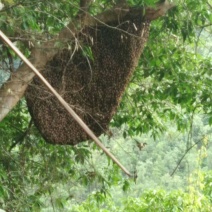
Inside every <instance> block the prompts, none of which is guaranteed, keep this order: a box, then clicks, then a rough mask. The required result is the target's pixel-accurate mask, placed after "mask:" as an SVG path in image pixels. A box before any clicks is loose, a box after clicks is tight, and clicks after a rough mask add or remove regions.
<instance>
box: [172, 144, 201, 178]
mask: <svg viewBox="0 0 212 212" xmlns="http://www.w3.org/2000/svg"><path fill="white" fill-rule="evenodd" d="M199 142H201V140H199V141H197V142H196V143H194V144H193V145H192V146H190V147H189V148H187V149H186V151H185V152H184V154H183V155H182V157H181V158H180V160H179V161H178V163H177V166H176V167H175V169H174V170H173V171H172V173H171V174H170V176H171V177H172V176H173V175H174V173H175V172H176V170H177V169H178V167H179V166H180V164H181V162H182V160H183V159H184V157H185V156H186V154H187V153H188V152H189V151H190V150H191V149H192V148H193V147H194V146H196V145H197V144H198V143H199Z"/></svg>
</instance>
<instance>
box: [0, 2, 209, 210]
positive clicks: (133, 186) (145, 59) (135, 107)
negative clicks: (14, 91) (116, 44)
mask: <svg viewBox="0 0 212 212" xmlns="http://www.w3.org/2000/svg"><path fill="white" fill-rule="evenodd" d="M117 4H119V2H118V1H112V0H111V1H109V0H108V1H106V0H96V1H92V3H91V6H90V8H89V11H88V12H89V14H91V15H96V14H99V13H101V12H103V11H105V10H108V9H109V8H112V7H114V5H117ZM127 4H128V5H130V6H132V7H138V6H143V5H148V6H153V5H155V1H152V0H145V1H138V0H128V1H127ZM175 4H176V5H177V7H175V8H173V9H172V10H171V11H170V12H168V14H167V15H166V16H164V17H161V18H160V19H158V20H155V21H153V22H152V23H151V28H150V35H149V39H148V42H147V43H146V47H145V49H144V52H143V54H142V56H141V58H140V60H139V64H138V67H137V68H136V70H135V72H134V74H133V76H132V78H131V81H130V84H129V85H128V87H127V89H126V91H125V93H124V96H123V98H122V101H121V104H120V106H119V109H118V111H117V113H116V114H115V116H114V118H113V120H112V121H111V123H110V136H108V135H102V136H101V137H100V138H101V141H102V142H103V144H104V145H105V146H106V147H107V148H108V149H109V150H110V151H111V152H112V153H113V154H114V155H115V156H116V157H117V158H118V159H119V160H120V161H121V162H122V163H123V165H124V166H125V167H127V169H129V170H130V172H132V173H136V175H137V178H128V177H127V176H126V175H125V174H124V173H122V172H121V170H120V169H119V168H118V167H117V165H114V164H113V162H112V161H111V160H110V159H109V158H108V157H107V156H105V154H103V152H102V151H101V150H99V149H98V148H97V147H96V145H95V144H93V143H92V142H91V141H86V142H83V143H81V144H78V145H76V146H58V145H51V144H48V143H46V142H45V140H44V139H43V138H42V137H41V135H40V134H39V132H38V131H37V129H36V127H35V126H34V125H33V123H32V122H31V117H30V115H29V113H28V109H27V107H26V102H25V99H24V98H22V99H21V100H20V101H19V102H18V104H17V105H16V106H15V107H14V108H13V110H11V111H10V113H9V114H8V115H7V116H6V117H5V118H4V119H3V120H2V121H1V122H0V145H1V150H0V161H1V163H0V208H2V209H4V210H6V211H153V210H156V211H211V210H212V162H211V161H212V142H211V141H212V129H211V124H212V92H211V85H212V76H211V74H212V65H211V62H212V60H211V56H212V41H211V33H212V27H211V25H212V15H211V11H212V2H211V0H207V1H206V0H201V1H193V0H178V1H176V2H175ZM79 10H80V2H79V1H77V0H74V1H69V0H63V1H58V0H51V1H49V0H46V1H33V0H4V1H3V0H2V1H0V29H1V30H2V31H3V32H4V33H5V34H6V35H7V36H8V37H9V38H10V39H11V40H12V41H13V42H14V43H15V44H16V46H17V47H18V48H19V49H20V50H21V51H22V52H23V53H24V54H25V55H26V56H29V55H30V53H31V50H32V47H33V46H39V45H41V46H42V43H43V42H46V41H47V40H49V39H50V38H52V36H55V35H57V34H58V33H59V32H60V31H61V30H62V29H63V28H64V26H65V25H67V24H68V23H69V22H70V21H72V20H75V18H76V16H77V14H78V11H79ZM59 47H60V46H59ZM59 47H58V48H59ZM0 53H1V59H0V87H1V89H3V88H4V86H5V85H6V82H7V81H12V80H13V78H12V75H13V73H14V72H15V71H16V69H18V67H19V66H20V65H21V62H20V60H19V59H18V57H17V56H16V55H15V54H14V52H13V51H12V50H11V49H10V48H9V47H7V46H6V45H4V44H3V42H2V41H1V42H0ZM0 94H1V93H0ZM0 97H2V96H0ZM0 107H2V104H0ZM137 142H139V143H147V145H146V146H145V147H144V148H142V149H139V148H138V146H137V145H138V143H137Z"/></svg>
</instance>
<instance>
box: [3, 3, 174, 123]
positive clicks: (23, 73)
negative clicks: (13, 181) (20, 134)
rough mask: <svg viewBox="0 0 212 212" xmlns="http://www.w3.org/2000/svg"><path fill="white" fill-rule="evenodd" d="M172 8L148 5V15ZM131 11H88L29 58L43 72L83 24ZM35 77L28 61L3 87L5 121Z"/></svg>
mask: <svg viewBox="0 0 212 212" xmlns="http://www.w3.org/2000/svg"><path fill="white" fill-rule="evenodd" d="M87 2H90V1H87ZM172 7H173V5H172V4H168V3H167V2H166V1H165V2H163V3H159V4H157V5H156V7H155V8H146V13H145V18H146V19H148V20H149V21H151V20H155V19H157V18H159V17H160V16H163V15H164V14H165V13H166V12H167V10H168V9H170V8H172ZM129 10H130V9H129V8H124V9H121V8H115V9H112V10H109V11H106V12H104V13H101V14H100V15H98V16H96V17H92V16H90V15H89V14H88V13H85V15H84V16H82V17H80V18H79V20H76V21H75V22H74V23H73V22H71V23H69V24H68V26H67V27H65V28H64V29H63V30H61V32H60V33H59V35H58V36H57V37H55V38H54V39H53V40H51V41H48V42H46V43H44V44H42V47H40V48H39V47H35V48H34V49H33V50H32V51H31V55H30V59H29V60H30V62H31V63H32V64H33V65H34V66H35V67H36V68H37V69H38V70H40V71H41V70H42V69H43V68H44V67H45V65H46V63H47V62H48V61H49V60H51V59H52V58H53V57H54V55H55V54H56V53H57V52H58V49H57V48H55V43H56V41H58V40H62V41H66V40H74V39H75V35H76V34H77V33H78V31H80V30H81V28H80V27H79V26H83V27H84V26H94V25H96V24H105V23H108V22H112V21H115V20H118V19H120V18H122V17H124V16H125V15H126V14H127V12H128V11H129ZM142 11H143V9H141V8H140V12H142ZM138 12H139V9H138ZM76 26H78V28H76ZM34 76H35V74H34V73H33V72H31V71H30V69H29V68H28V67H27V66H26V65H25V64H23V65H22V66H21V67H20V68H19V69H18V70H17V71H16V72H14V73H12V74H11V78H10V80H9V81H7V82H6V83H5V84H4V86H3V87H2V88H1V90H0V121H1V120H3V118H4V117H5V116H6V115H7V114H8V113H9V112H10V110H12V108H13V107H14V106H15V105H16V104H17V102H18V101H19V100H20V99H21V98H22V97H23V95H24V92H25V90H26V88H27V86H28V84H29V83H30V81H31V80H32V79H33V77H34Z"/></svg>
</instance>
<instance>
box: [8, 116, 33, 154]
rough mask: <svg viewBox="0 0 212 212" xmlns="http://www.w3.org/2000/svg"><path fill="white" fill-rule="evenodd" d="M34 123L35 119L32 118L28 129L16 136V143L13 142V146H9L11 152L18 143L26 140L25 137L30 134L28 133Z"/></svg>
mask: <svg viewBox="0 0 212 212" xmlns="http://www.w3.org/2000/svg"><path fill="white" fill-rule="evenodd" d="M32 123H33V121H32V119H31V120H30V122H29V124H28V127H27V129H26V130H25V131H24V132H23V133H22V134H21V135H19V136H18V137H17V138H16V141H15V143H13V144H12V145H11V147H10V148H9V152H10V151H11V150H12V149H13V148H14V147H15V146H16V145H17V144H20V143H22V142H23V140H24V139H25V137H26V136H27V135H28V133H29V131H30V129H31V127H32Z"/></svg>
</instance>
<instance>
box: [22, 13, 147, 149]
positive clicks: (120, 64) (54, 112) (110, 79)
mask: <svg viewBox="0 0 212 212" xmlns="http://www.w3.org/2000/svg"><path fill="white" fill-rule="evenodd" d="M142 11H143V10H142V9H141V11H140V13H138V12H136V13H134V12H133V9H131V10H130V11H129V13H128V14H127V15H126V16H124V18H123V19H122V20H117V21H116V22H112V23H107V25H97V26H96V27H86V28H84V29H82V30H81V32H80V33H79V34H78V35H77V36H78V41H77V43H78V46H77V47H76V45H75V44H76V43H75V44H73V46H72V48H71V49H68V48H67V49H63V50H61V51H60V52H59V53H58V54H57V55H56V56H55V57H54V58H53V59H52V60H51V61H50V62H49V63H48V64H47V65H46V67H45V70H43V71H42V74H43V75H44V77H45V78H46V79H47V80H48V81H49V82H50V84H51V85H52V86H53V87H54V88H55V89H56V90H57V91H58V92H59V93H60V95H61V96H62V97H63V98H64V99H65V100H66V101H67V102H68V103H69V104H70V106H71V107H72V108H73V109H74V110H75V112H76V113H77V114H78V115H79V116H80V117H81V118H82V120H83V121H84V122H85V123H86V124H87V125H88V127H89V128H90V129H91V130H92V131H93V132H94V133H95V134H96V135H97V136H99V135H101V134H102V133H104V132H106V131H107V128H108V124H109V122H110V121H111V119H112V117H113V115H114V113H115V112H116V109H117V107H118V105H119V103H120V100H121V97H122V94H123V92H124V90H125V87H126V86H127V84H128V82H129V79H130V77H131V75H132V73H133V71H134V69H135V67H136V66H137V64H138V60H139V57H140V55H141V53H142V51H143V48H144V45H145V43H146V41H147V38H148V34H149V21H147V20H145V19H144V17H143V15H142ZM26 100H27V105H28V108H29V112H30V114H31V116H32V118H33V121H34V123H35V125H36V127H37V128H38V130H39V131H40V133H41V135H42V136H43V137H44V138H45V140H46V141H47V142H50V143H53V144H62V145H63V144H70V145H75V144H78V143H79V142H83V141H85V140H87V139H89V137H88V135H87V134H86V133H85V132H84V131H83V130H82V129H81V127H80V126H79V125H78V124H77V123H76V122H75V121H74V120H73V118H72V117H71V116H70V115H68V113H67V112H66V110H65V109H64V108H63V107H62V106H61V105H60V103H59V102H58V101H57V100H56V98H55V97H54V96H53V95H52V94H51V93H50V92H49V91H48V89H47V88H45V86H44V85H43V84H42V83H41V81H40V80H39V79H38V78H37V77H35V78H34V79H33V82H32V83H31V85H30V86H29V87H28V90H27V92H26ZM140 148H142V147H140Z"/></svg>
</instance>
